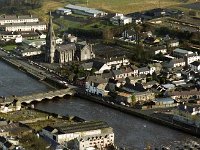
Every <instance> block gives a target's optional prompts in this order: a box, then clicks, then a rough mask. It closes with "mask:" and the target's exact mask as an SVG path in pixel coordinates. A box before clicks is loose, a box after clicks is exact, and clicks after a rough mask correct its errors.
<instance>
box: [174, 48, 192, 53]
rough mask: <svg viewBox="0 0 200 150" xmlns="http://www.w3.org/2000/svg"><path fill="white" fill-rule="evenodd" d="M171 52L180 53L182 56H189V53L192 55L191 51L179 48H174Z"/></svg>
mask: <svg viewBox="0 0 200 150" xmlns="http://www.w3.org/2000/svg"><path fill="white" fill-rule="evenodd" d="M173 52H176V53H182V54H190V53H192V52H191V51H187V50H185V49H181V48H176V49H175V50H173Z"/></svg>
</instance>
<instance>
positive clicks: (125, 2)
mask: <svg viewBox="0 0 200 150" xmlns="http://www.w3.org/2000/svg"><path fill="white" fill-rule="evenodd" d="M68 1H70V2H72V3H73V1H74V0H68ZM77 1H79V2H80V3H81V5H82V6H88V7H94V8H100V9H103V10H107V11H111V12H119V13H125V14H126V13H130V12H136V11H142V10H148V9H152V8H156V7H159V6H160V7H169V6H175V5H179V4H183V3H182V2H181V1H180V0H88V4H87V0H77ZM190 2H195V0H189V1H188V3H190Z"/></svg>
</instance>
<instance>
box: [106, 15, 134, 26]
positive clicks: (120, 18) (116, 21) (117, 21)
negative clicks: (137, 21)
mask: <svg viewBox="0 0 200 150" xmlns="http://www.w3.org/2000/svg"><path fill="white" fill-rule="evenodd" d="M110 21H111V22H112V24H113V25H117V26H120V25H125V24H129V23H132V18H131V17H126V16H124V15H123V14H116V15H115V16H114V17H112V18H110Z"/></svg>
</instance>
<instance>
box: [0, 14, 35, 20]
mask: <svg viewBox="0 0 200 150" xmlns="http://www.w3.org/2000/svg"><path fill="white" fill-rule="evenodd" d="M31 18H32V19H38V17H36V16H34V15H22V16H17V15H2V16H0V20H18V19H31Z"/></svg>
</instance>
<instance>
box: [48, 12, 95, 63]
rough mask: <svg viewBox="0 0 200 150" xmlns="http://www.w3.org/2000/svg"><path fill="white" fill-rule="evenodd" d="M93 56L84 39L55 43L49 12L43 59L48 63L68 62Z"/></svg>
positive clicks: (90, 46) (89, 45)
mask: <svg viewBox="0 0 200 150" xmlns="http://www.w3.org/2000/svg"><path fill="white" fill-rule="evenodd" d="M93 58H95V54H94V53H93V50H92V45H91V44H88V43H87V42H86V41H83V42H77V43H67V44H61V45H56V36H55V33H54V30H53V23H52V17H51V13H50V17H49V23H48V33H47V36H46V47H45V61H46V62H48V63H68V62H71V61H84V60H89V59H93Z"/></svg>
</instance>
